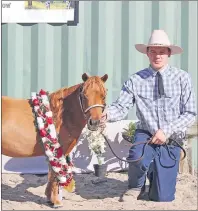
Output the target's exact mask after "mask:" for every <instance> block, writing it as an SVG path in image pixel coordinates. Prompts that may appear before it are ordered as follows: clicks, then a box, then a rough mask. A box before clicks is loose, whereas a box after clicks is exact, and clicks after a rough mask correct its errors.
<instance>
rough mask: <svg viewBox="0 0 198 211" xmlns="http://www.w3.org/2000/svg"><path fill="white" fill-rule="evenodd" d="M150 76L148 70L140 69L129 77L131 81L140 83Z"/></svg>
mask: <svg viewBox="0 0 198 211" xmlns="http://www.w3.org/2000/svg"><path fill="white" fill-rule="evenodd" d="M150 75H151V73H150V72H149V71H148V68H145V69H142V70H139V71H137V72H135V73H133V74H132V75H131V76H130V79H132V80H133V81H136V80H138V81H140V80H144V79H146V78H148V77H149V76H150Z"/></svg>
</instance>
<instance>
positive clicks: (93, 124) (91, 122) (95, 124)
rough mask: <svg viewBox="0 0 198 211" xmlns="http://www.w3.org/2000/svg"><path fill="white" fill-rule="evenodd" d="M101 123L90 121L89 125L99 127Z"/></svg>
mask: <svg viewBox="0 0 198 211" xmlns="http://www.w3.org/2000/svg"><path fill="white" fill-rule="evenodd" d="M99 123H100V120H94V119H89V124H90V125H91V126H98V125H99Z"/></svg>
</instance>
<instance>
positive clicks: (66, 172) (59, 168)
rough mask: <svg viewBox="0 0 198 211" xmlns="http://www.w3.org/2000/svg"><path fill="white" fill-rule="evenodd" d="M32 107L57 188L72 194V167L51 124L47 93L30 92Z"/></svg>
mask: <svg viewBox="0 0 198 211" xmlns="http://www.w3.org/2000/svg"><path fill="white" fill-rule="evenodd" d="M31 99H32V106H33V110H34V113H35V119H36V122H37V124H36V127H37V129H38V132H39V135H40V137H41V141H42V143H43V146H44V149H45V154H46V156H47V157H48V160H49V163H50V165H51V167H52V170H53V171H54V172H55V175H56V178H57V180H58V182H59V186H62V187H64V188H65V189H66V190H68V191H69V192H72V191H73V189H74V187H75V182H74V179H73V175H72V171H71V168H72V166H73V164H72V162H71V160H70V157H69V155H68V156H66V157H65V156H64V154H63V150H62V147H61V145H60V144H59V140H58V137H57V133H56V129H55V126H54V123H53V118H52V116H53V115H52V111H51V109H50V104H49V97H48V93H47V92H45V91H44V90H42V89H41V90H40V92H39V94H37V93H35V92H32V95H31Z"/></svg>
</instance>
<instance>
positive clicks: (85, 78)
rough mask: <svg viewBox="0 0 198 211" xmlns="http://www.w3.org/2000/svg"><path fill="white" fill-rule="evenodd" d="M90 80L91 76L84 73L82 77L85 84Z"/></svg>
mask: <svg viewBox="0 0 198 211" xmlns="http://www.w3.org/2000/svg"><path fill="white" fill-rule="evenodd" d="M88 78H89V76H88V75H87V73H83V75H82V79H83V81H84V82H85V81H86V80H87V79H88Z"/></svg>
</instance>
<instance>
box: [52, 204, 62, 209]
mask: <svg viewBox="0 0 198 211" xmlns="http://www.w3.org/2000/svg"><path fill="white" fill-rule="evenodd" d="M60 207H63V204H62V203H60V204H54V205H53V208H55V209H58V208H60Z"/></svg>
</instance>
